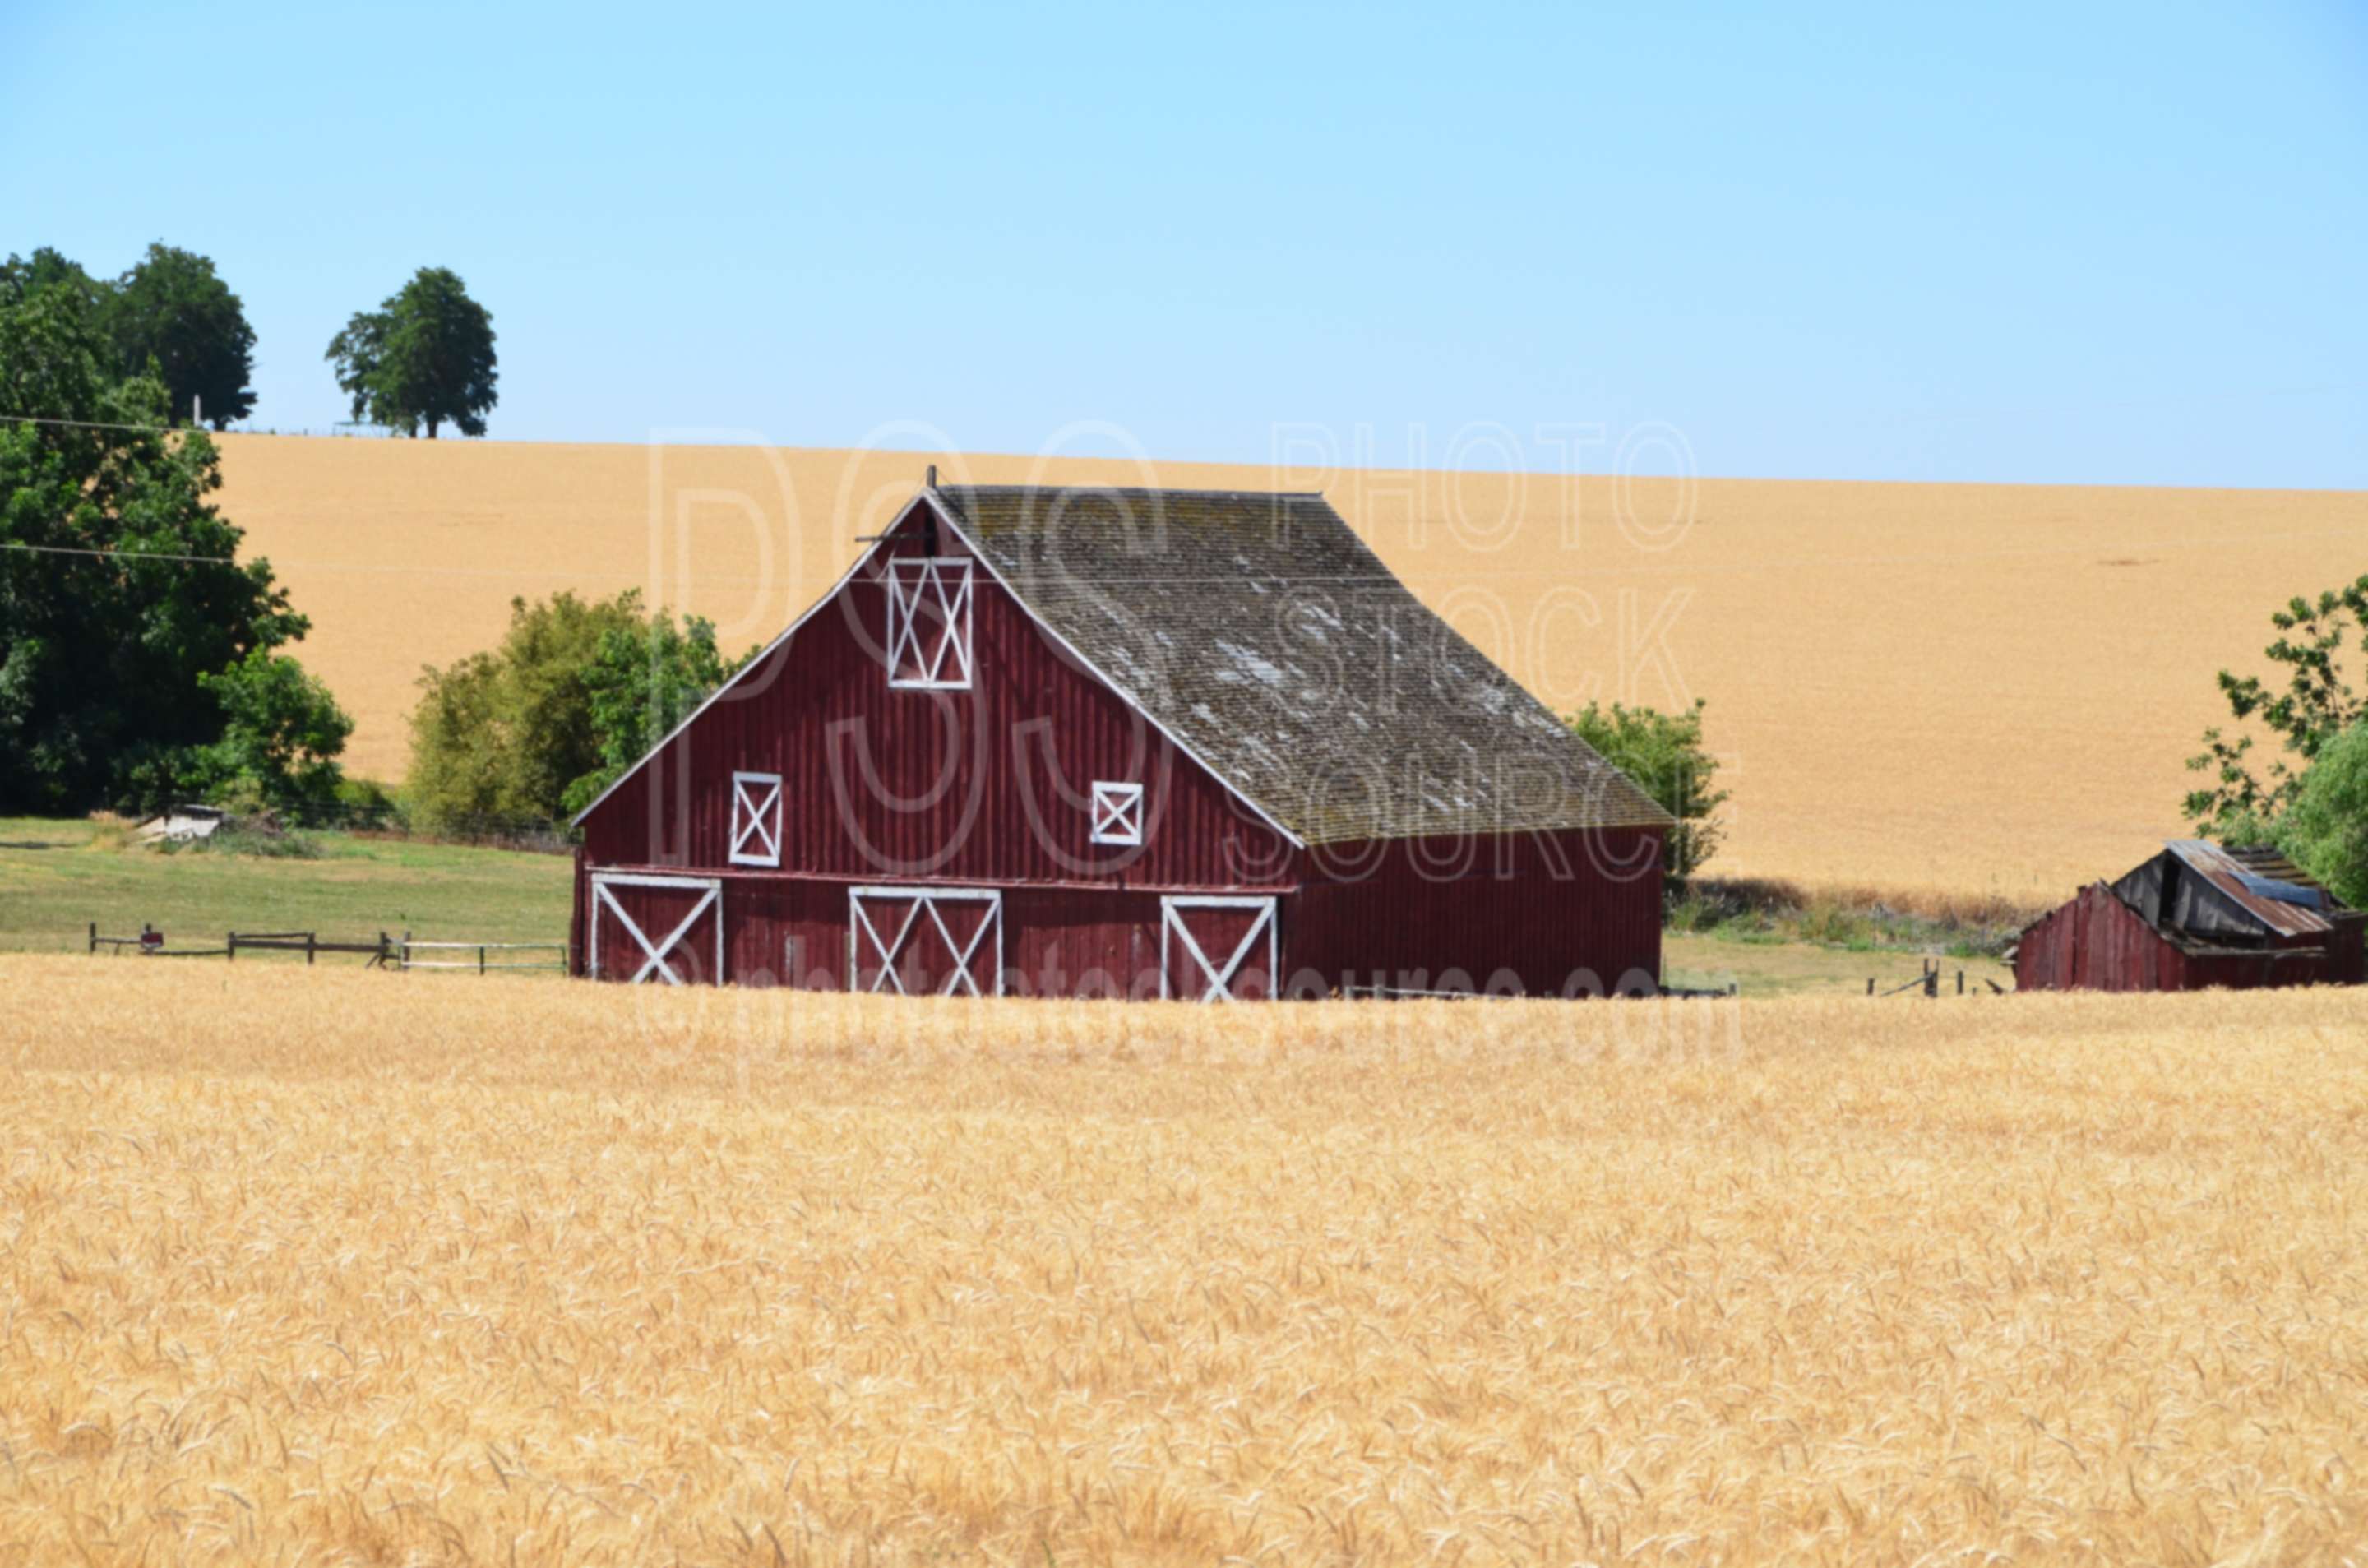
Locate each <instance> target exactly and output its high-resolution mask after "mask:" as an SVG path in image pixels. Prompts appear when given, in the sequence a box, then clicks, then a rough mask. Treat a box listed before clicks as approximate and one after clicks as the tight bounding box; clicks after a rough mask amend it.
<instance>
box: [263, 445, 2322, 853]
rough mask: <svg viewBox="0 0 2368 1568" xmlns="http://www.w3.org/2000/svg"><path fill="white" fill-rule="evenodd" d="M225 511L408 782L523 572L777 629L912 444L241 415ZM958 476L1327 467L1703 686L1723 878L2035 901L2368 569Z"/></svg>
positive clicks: (1885, 530)
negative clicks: (415, 720) (2280, 620)
mask: <svg viewBox="0 0 2368 1568" xmlns="http://www.w3.org/2000/svg"><path fill="white" fill-rule="evenodd" d="M222 446H223V449H224V454H225V455H224V459H223V471H224V475H225V494H224V497H223V501H224V506H225V509H226V510H227V511H228V513H229V515H230V516H231V517H233V518H234V519H235V520H236V521H238V522H239V523H241V524H242V525H244V526H245V528H247V530H248V535H249V540H250V542H251V544H252V546H253V547H254V548H255V549H256V550H257V551H261V552H262V553H264V554H267V555H268V556H269V557H271V559H272V561H273V562H274V563H275V564H276V565H277V566H278V567H279V570H280V572H281V574H282V575H283V577H284V578H285V579H286V581H287V582H288V583H289V584H290V585H291V586H292V588H293V589H294V592H295V596H296V601H297V604H298V605H299V607H300V608H303V609H305V610H306V611H308V612H309V613H310V614H311V615H312V616H313V622H314V631H313V636H312V638H311V640H310V641H309V642H307V644H306V645H305V649H304V655H305V657H306V659H307V660H308V662H310V663H311V664H312V665H314V666H315V667H316V668H317V669H318V670H319V671H320V672H321V673H322V674H323V675H324V676H325V677H326V678H327V679H328V681H329V682H330V684H331V685H332V686H333V687H335V688H336V691H337V693H338V695H339V697H340V698H341V699H343V700H344V701H345V702H346V704H347V706H348V707H349V708H351V709H352V710H353V711H354V712H355V714H356V716H357V717H358V718H359V720H360V723H361V728H360V731H359V733H358V734H357V736H356V738H355V743H354V748H353V756H352V761H353V764H354V765H355V766H356V767H358V768H359V770H360V771H363V772H366V773H370V774H373V775H378V776H383V777H388V778H393V777H395V776H397V775H399V774H400V773H401V771H402V768H403V764H404V754H405V746H406V732H405V728H404V719H405V715H406V714H407V713H408V712H409V710H410V708H411V704H412V700H413V698H414V696H415V687H414V682H415V680H416V676H417V675H418V672H419V667H420V665H423V664H438V663H444V662H447V661H450V660H451V659H453V658H456V657H458V656H460V655H461V654H463V653H469V652H471V651H472V650H474V649H477V648H481V647H484V646H485V645H487V644H488V643H490V642H493V641H494V640H495V638H496V637H498V636H499V634H500V632H501V629H502V626H503V623H504V620H505V618H506V616H507V606H508V603H509V600H510V598H511V597H513V596H514V595H526V596H529V597H533V596H539V595H542V594H546V593H550V592H552V591H553V590H555V589H559V588H575V589H577V590H579V591H582V592H586V593H597V594H606V593H611V592H614V591H616V590H617V589H620V588H624V587H629V586H634V585H640V586H641V587H643V589H644V591H645V592H646V593H647V594H648V595H649V596H650V597H652V598H653V599H654V600H656V601H660V602H666V603H670V604H674V605H677V606H681V607H686V608H689V609H691V610H695V611H697V612H699V613H700V614H703V615H706V616H709V617H711V618H712V619H714V620H716V621H717V623H718V624H719V626H720V627H721V628H722V630H723V633H724V636H725V640H726V642H728V643H729V644H730V645H731V646H733V647H734V648H735V649H736V648H739V647H745V646H748V645H751V644H753V643H756V642H760V641H762V640H763V639H764V638H766V637H767V636H769V635H770V634H771V633H772V632H774V631H778V630H779V629H780V626H782V625H783V624H784V623H786V621H787V620H788V619H790V618H791V616H792V615H794V614H795V613H796V611H797V610H798V609H800V608H803V606H804V605H805V604H806V603H807V602H809V601H810V600H811V599H812V598H813V597H814V596H815V595H816V594H817V593H819V592H820V591H821V590H822V589H823V588H824V587H825V585H827V584H828V583H829V582H830V581H831V580H832V579H833V578H834V577H836V576H837V574H838V573H839V572H840V571H842V570H843V569H844V568H845V567H846V565H847V563H848V561H849V560H850V559H851V558H852V555H853V552H854V551H855V549H856V546H855V544H854V543H853V540H854V538H855V536H856V535H858V534H860V533H864V532H867V531H870V529H871V528H873V527H875V526H877V525H878V524H879V523H881V522H882V521H883V520H884V518H885V517H886V516H887V515H888V513H889V511H890V510H891V509H892V508H893V507H894V506H895V505H896V504H897V503H898V502H900V501H901V500H902V499H904V498H905V496H906V495H908V494H910V493H911V490H912V487H913V486H914V484H915V483H917V482H918V480H919V479H920V477H921V469H922V465H923V464H924V462H925V461H927V459H925V458H923V457H919V456H913V455H909V454H905V453H876V452H874V453H856V452H847V451H819V450H816V451H804V450H782V449H760V448H754V447H665V448H652V447H633V446H556V445H531V444H522V443H468V442H460V441H443V442H436V443H427V442H373V441H361V440H326V439H304V438H300V437H262V436H231V437H224V438H223V440H222ZM937 461H938V462H939V466H940V468H941V470H942V471H943V474H942V477H943V478H944V479H945V480H946V481H947V482H949V483H952V482H957V481H965V482H975V483H998V482H1001V483H1008V482H1014V481H1019V480H1027V479H1036V480H1045V481H1066V482H1093V483H1148V484H1160V485H1170V486H1179V487H1210V486H1235V485H1239V486H1265V487H1271V486H1277V485H1280V486H1284V487H1290V488H1320V489H1322V490H1324V491H1325V492H1326V494H1328V495H1330V497H1331V498H1332V500H1333V502H1334V504H1335V505H1336V506H1338V507H1339V508H1340V510H1341V511H1342V513H1343V514H1344V515H1346V516H1347V517H1349V520H1350V521H1351V522H1352V523H1354V524H1356V525H1357V526H1358V528H1360V530H1361V531H1362V532H1363V533H1364V534H1365V536H1366V537H1367V539H1368V540H1371V542H1372V544H1373V546H1374V548H1375V549H1377V550H1378V551H1380V552H1381V554H1382V556H1383V559H1385V560H1386V561H1388V562H1390V563H1391V564H1392V566H1394V567H1395V569H1396V570H1398V571H1399V572H1400V573H1402V574H1404V575H1405V576H1406V578H1407V580H1408V581H1409V582H1410V583H1411V584H1412V585H1413V586H1414V588H1415V589H1416V591H1417V593H1420V594H1421V595H1423V596H1424V597H1426V598H1427V599H1429V601H1430V602H1431V603H1432V604H1433V605H1434V606H1436V607H1438V608H1440V609H1441V610H1443V611H1444V612H1446V613H1447V614H1449V616H1450V618H1451V619H1453V620H1454V621H1455V622H1456V624H1457V625H1458V626H1459V627H1460V628H1462V629H1463V631H1465V632H1466V633H1467V634H1468V635H1470V636H1472V637H1473V639H1474V641H1475V642H1479V643H1480V644H1481V645H1482V646H1483V647H1484V648H1486V649H1487V650H1488V651H1489V652H1490V653H1493V654H1495V655H1496V656H1497V658H1498V659H1499V660H1500V662H1502V663H1503V664H1505V665H1507V666H1508V668H1510V669H1511V670H1512V671H1514V673H1515V674H1517V675H1518V676H1520V677H1521V678H1522V679H1523V680H1525V681H1527V682H1528V683H1529V684H1530V685H1531V687H1533V688H1534V689H1536V690H1537V691H1538V692H1539V694H1540V695H1541V696H1543V697H1544V698H1545V699H1547V700H1549V701H1550V702H1553V703H1554V704H1555V705H1556V706H1558V707H1569V706H1575V705H1577V703H1578V702H1579V701H1581V700H1583V699H1585V698H1586V697H1587V696H1588V695H1590V694H1600V695H1602V696H1604V697H1607V698H1608V697H1624V698H1628V699H1641V700H1643V701H1645V702H1648V703H1653V704H1656V705H1668V704H1669V703H1671V702H1673V701H1676V700H1679V699H1691V698H1693V697H1698V696H1699V697H1705V698H1708V699H1710V715H1711V721H1712V737H1713V741H1714V743H1715V744H1716V745H1717V746H1718V747H1719V748H1720V750H1721V751H1722V752H1723V753H1724V754H1725V756H1726V758H1727V761H1728V763H1729V767H1730V775H1729V777H1730V778H1731V781H1732V783H1733V785H1734V787H1735V793H1736V800H1735V807H1734V835H1733V838H1732V841H1731V845H1730V847H1729V849H1728V851H1727V853H1726V854H1725V856H1724V857H1723V858H1722V859H1721V861H1720V863H1719V865H1720V869H1723V870H1725V871H1727V872H1729V873H1732V874H1736V875H1756V876H1778V877H1787V878H1793V879H1796V880H1799V881H1804V882H1808V883H1812V884H1858V885H1867V884H1873V885H1878V886H1882V887H1886V888H1896V889H1899V890H1902V891H1913V892H1955V893H1968V894H1982V893H1998V894H2003V895H2006V896H2009V897H2014V898H2031V897H2038V896H2044V895H2046V894H2050V893H2054V892H2061V891H2065V890H2068V889H2069V888H2070V887H2071V886H2073V885H2074V884H2076V883H2078V882H2079V881H2084V880H2087V879H2089V878H2093V877H2095V876H2097V875H2099V874H2101V873H2107V872H2112V871H2117V870H2120V869H2123V867H2124V866H2125V865H2126V864H2128V863H2129V862H2131V861H2134V860H2135V859H2136V858H2138V857H2139V856H2140V855H2141V854H2142V853H2144V852H2145V851H2146V848H2147V846H2149V845H2150V844H2152V843H2153V842H2155V841H2156V840H2157V839H2158V838H2159V837H2160V836H2162V835H2164V834H2166V833H2169V832H2174V831H2176V830H2177V829H2178V828H2179V826H2180V820H2179V813H2178V801H2179V797H2180V793H2181V791H2182V790H2184V789H2185V788H2186V783H2187V777H2188V776H2187V774H2186V773H2185V770H2184V769H2183V768H2182V767H2181V766H2180V763H2181V759H2182V758H2183V757H2184V756H2186V755H2187V754H2188V753H2189V752H2191V751H2192V750H2193V749H2194V744H2195V740H2196V735H2197V733H2198V732H2199V731H2200V730H2201V729H2202V728H2203V726H2204V725H2205V724H2207V723H2210V722H2213V721H2214V718H2215V699H2214V691H2213V684H2212V676H2213V672H2214V670H2215V669H2217V668H2219V667H2220V666H2221V665H2224V664H2229V663H2232V662H2233V663H2243V662H2244V661H2246V660H2247V658H2248V656H2249V655H2257V654H2258V652H2259V650H2260V646H2261V644H2262V642H2264V641H2265V638H2266V630H2267V629H2266V625H2265V620H2264V618H2265V616H2266V614H2267V612H2268V610H2269V609H2270V608H2271V607H2272V606H2273V605H2275V604H2277V603H2279V602H2281V601H2283V599H2284V598H2285V597H2288V596H2290V595H2293V594H2295V593H2299V592H2305V591H2309V592H2316V591H2317V590H2318V589H2319V588H2322V587H2325V586H2328V585H2331V584H2333V583H2335V582H2336V581H2338V580H2340V579H2344V578H2348V577H2350V576H2351V575H2354V574H2358V573H2359V572H2361V571H2362V570H2368V494H2358V493H2311V492H2283V491H2200V490H2148V489H2105V488H2078V487H2057V486H2007V485H1955V484H1872V483H1801V482H1769V481H1752V480H1709V481H1702V482H1701V483H1698V484H1696V485H1693V486H1691V487H1689V486H1685V485H1682V484H1680V483H1678V482H1674V481H1667V480H1639V481H1634V482H1633V483H1629V484H1627V485H1625V486H1620V485H1615V483H1613V482H1612V481H1611V480H1608V479H1598V478H1587V479H1582V480H1577V481H1572V480H1567V479H1554V478H1548V477H1544V476H1539V475H1499V474H1478V473H1471V474H1443V473H1437V472H1429V473H1405V472H1338V473H1326V472H1311V471H1306V470H1294V471H1289V472H1278V471H1275V470H1271V469H1267V468H1262V467H1221V466H1214V465H1209V464H1195V463H1165V462H1163V463H1158V464H1156V465H1143V464H1136V463H1133V462H1119V461H1103V460H1053V461H1047V460H1037V459H1030V458H1012V457H971V458H961V459H947V458H942V457H941V458H939V459H938V460H937Z"/></svg>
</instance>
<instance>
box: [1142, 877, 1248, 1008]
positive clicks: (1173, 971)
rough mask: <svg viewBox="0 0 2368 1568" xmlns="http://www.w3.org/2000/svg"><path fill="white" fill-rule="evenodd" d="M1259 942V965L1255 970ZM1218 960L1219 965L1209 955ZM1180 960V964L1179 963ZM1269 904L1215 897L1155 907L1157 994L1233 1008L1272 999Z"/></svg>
mask: <svg viewBox="0 0 2368 1568" xmlns="http://www.w3.org/2000/svg"><path fill="white" fill-rule="evenodd" d="M1261 941H1263V943H1264V946H1265V954H1264V958H1265V962H1264V963H1263V964H1262V965H1255V967H1253V966H1254V960H1257V959H1258V956H1259V954H1258V949H1259V946H1260V943H1261ZM1212 949H1213V950H1214V951H1217V952H1221V953H1223V954H1224V959H1223V960H1222V961H1219V960H1212V958H1211V957H1210V953H1211V951H1212ZM1179 960H1180V961H1179ZM1275 962H1276V943H1275V929H1274V900H1273V899H1271V898H1249V897H1224V896H1218V895H1213V894H1212V895H1208V896H1190V897H1174V898H1163V899H1161V900H1160V901H1159V994H1160V995H1161V996H1162V997H1163V998H1170V997H1178V996H1181V997H1185V998H1188V999H1190V1000H1191V1001H1196V1002H1237V1001H1240V1000H1242V999H1243V997H1244V996H1245V994H1247V995H1249V996H1254V997H1270V996H1272V995H1273V994H1274V986H1275V976H1274V966H1275Z"/></svg>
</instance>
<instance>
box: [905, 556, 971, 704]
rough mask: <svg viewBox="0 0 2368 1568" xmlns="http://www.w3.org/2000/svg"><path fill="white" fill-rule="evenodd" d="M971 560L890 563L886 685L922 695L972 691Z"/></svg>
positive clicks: (924, 559) (942, 558) (912, 559)
mask: <svg viewBox="0 0 2368 1568" xmlns="http://www.w3.org/2000/svg"><path fill="white" fill-rule="evenodd" d="M970 606H971V562H970V558H969V557H968V556H961V555H952V556H928V557H916V556H894V557H891V558H890V560H889V562H888V641H887V648H888V684H889V685H890V686H894V687H912V688H917V689H919V690H924V691H962V690H966V689H968V688H969V686H970V675H971V663H970V653H971V645H970V621H971V616H970Z"/></svg>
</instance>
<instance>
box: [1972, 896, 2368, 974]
mask: <svg viewBox="0 0 2368 1568" xmlns="http://www.w3.org/2000/svg"><path fill="white" fill-rule="evenodd" d="M2344 935H2345V934H2344V933H2343V932H2342V931H2341V930H2340V928H2339V930H2338V931H2337V932H2336V933H2335V934H2334V939H2333V940H2332V941H2329V940H2328V937H2327V936H2326V934H2323V933H2312V934H2310V935H2309V936H2305V937H2293V938H2287V939H2285V940H2283V941H2280V942H2277V943H2273V944H2271V945H2270V946H2267V947H2264V948H2262V949H2260V950H2258V951H2252V952H2203V953H2190V952H2185V951H2182V950H2181V949H2180V948H2178V947H2177V946H2175V945H2174V944H2172V943H2171V942H2169V941H2168V940H2166V939H2165V938H2164V937H2163V936H2162V934H2161V933H2160V932H2158V931H2157V930H2155V929H2154V928H2153V927H2152V926H2149V925H2147V924H2146V921H2145V920H2143V919H2141V918H2140V917H2139V916H2138V915H2137V914H2136V913H2135V911H2134V910H2132V909H2131V908H2130V907H2129V906H2128V905H2127V904H2126V903H2123V901H2122V900H2121V899H2120V898H2119V897H2117V896H2115V894H2114V892H2113V890H2112V889H2111V888H2109V887H2107V886H2106V885H2105V884H2104V883H2102V882H2100V883H2097V884H2096V885H2094V886H2092V887H2088V888H2083V889H2082V890H2081V891H2080V893H2079V896H2078V897H2077V898H2074V899H2073V900H2072V901H2071V902H2070V903H2066V904H2065V905H2063V906H2062V907H2061V908H2059V909H2056V910H2055V911H2053V912H2051V913H2050V914H2048V915H2044V916H2043V917H2041V918H2040V919H2039V920H2038V921H2037V922H2036V923H2034V924H2033V925H2032V926H2031V927H2030V929H2028V930H2027V931H2025V932H2024V933H2023V934H2022V938H2021V943H2020V945H2019V946H2018V947H2017V949H2016V951H2015V964H2014V973H2015V984H2016V986H2017V987H2018V988H2019V989H2021V990H2024V991H2069V990H2082V991H2200V990H2203V989H2205V988H2206V987H2222V988H2226V989H2228V990H2233V991H2249V990H2254V989H2257V988H2260V987H2266V986H2282V985H2313V984H2327V983H2358V975H2359V966H2360V955H2359V951H2358V949H2357V947H2356V946H2351V945H2348V944H2347V943H2346V941H2345V940H2344Z"/></svg>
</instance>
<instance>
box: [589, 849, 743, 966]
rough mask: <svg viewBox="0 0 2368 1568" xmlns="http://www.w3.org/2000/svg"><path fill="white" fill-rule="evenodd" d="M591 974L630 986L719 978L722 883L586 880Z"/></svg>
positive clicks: (604, 877)
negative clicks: (589, 885) (589, 899)
mask: <svg viewBox="0 0 2368 1568" xmlns="http://www.w3.org/2000/svg"><path fill="white" fill-rule="evenodd" d="M589 967H590V970H591V973H592V977H593V978H594V979H596V980H621V981H624V982H626V983H629V984H635V985H713V984H717V983H721V982H722V980H723V883H722V882H721V881H717V880H716V879H715V878H712V877H659V876H632V875H626V874H622V873H619V874H613V875H604V874H602V873H601V872H598V871H595V872H594V873H593V874H592V933H591V955H590V965H589Z"/></svg>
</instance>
